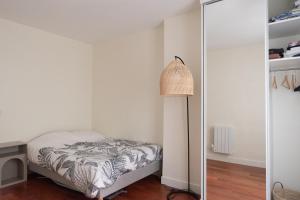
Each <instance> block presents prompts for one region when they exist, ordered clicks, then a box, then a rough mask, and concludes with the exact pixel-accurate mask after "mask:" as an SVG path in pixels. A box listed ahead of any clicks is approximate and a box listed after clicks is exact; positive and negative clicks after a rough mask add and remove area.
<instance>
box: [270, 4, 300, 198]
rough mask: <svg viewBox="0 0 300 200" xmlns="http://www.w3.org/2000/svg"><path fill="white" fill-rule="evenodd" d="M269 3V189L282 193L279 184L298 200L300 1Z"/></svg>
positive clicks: (299, 162) (299, 167)
mask: <svg viewBox="0 0 300 200" xmlns="http://www.w3.org/2000/svg"><path fill="white" fill-rule="evenodd" d="M268 3H269V7H268V15H269V22H268V34H267V38H268V41H267V42H268V46H269V49H271V50H270V53H271V54H270V59H268V67H269V71H270V74H269V75H270V76H269V77H270V98H269V109H270V110H269V114H270V115H269V122H270V124H269V128H270V129H269V135H270V138H269V139H270V140H269V142H270V145H269V151H270V172H269V173H270V174H269V175H270V187H271V188H269V189H270V190H271V192H273V187H274V183H276V182H277V184H276V185H277V186H275V189H277V190H281V184H282V185H283V187H284V188H285V189H286V190H287V192H292V193H294V195H295V197H294V198H293V199H300V156H299V153H300V92H299V85H300V9H299V8H300V7H299V5H300V1H295V0H284V1H282V0H269V2H268ZM297 6H298V8H297ZM274 16H277V17H274ZM272 17H273V18H272ZM298 46H299V47H298ZM274 50H275V54H274V52H272V51H274ZM276 51H277V57H276ZM282 51H283V53H281V52H282ZM278 52H279V54H280V55H279V56H278ZM272 53H273V54H272ZM274 55H275V57H272V56H274ZM272 58H273V59H272ZM276 187H277V188H276Z"/></svg>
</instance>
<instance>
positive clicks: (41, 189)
mask: <svg viewBox="0 0 300 200" xmlns="http://www.w3.org/2000/svg"><path fill="white" fill-rule="evenodd" d="M264 182H265V178H264V170H262V169H259V168H251V167H245V166H239V165H232V164H225V163H221V162H216V161H208V183H207V184H208V200H250V199H251V200H261V199H264V196H265V195H264V194H265V184H264ZM169 190H170V188H168V187H166V186H163V185H161V184H160V180H159V179H158V178H157V177H155V176H150V177H147V178H145V179H143V180H141V181H139V182H137V183H135V184H133V185H131V186H129V187H128V188H127V191H128V193H127V194H121V195H120V196H118V197H116V198H115V199H114V200H165V199H166V195H167V193H168V192H169ZM0 199H1V200H89V199H88V198H85V197H84V195H82V194H80V193H78V192H74V191H72V190H68V189H65V188H63V187H61V186H58V185H56V184H54V183H53V182H52V181H50V180H48V179H45V178H39V177H38V176H36V175H33V176H30V177H29V179H28V182H27V183H22V184H18V185H16V186H11V187H8V188H4V189H2V190H0ZM189 199H190V198H187V197H184V196H177V197H176V198H174V200H189Z"/></svg>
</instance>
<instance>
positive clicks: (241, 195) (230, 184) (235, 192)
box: [207, 160, 266, 200]
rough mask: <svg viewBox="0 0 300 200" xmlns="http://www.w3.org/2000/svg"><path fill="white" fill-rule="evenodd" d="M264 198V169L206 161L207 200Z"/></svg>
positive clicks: (260, 199)
mask: <svg viewBox="0 0 300 200" xmlns="http://www.w3.org/2000/svg"><path fill="white" fill-rule="evenodd" d="M265 197H266V171H265V169H262V168H256V167H249V166H244V165H237V164H230V163H225V162H220V161H213V160H207V199H208V200H265V199H266V198H265Z"/></svg>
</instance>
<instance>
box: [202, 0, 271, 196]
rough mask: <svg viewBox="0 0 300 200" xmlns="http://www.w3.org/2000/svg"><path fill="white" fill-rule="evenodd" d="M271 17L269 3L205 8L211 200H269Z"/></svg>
mask: <svg viewBox="0 0 300 200" xmlns="http://www.w3.org/2000/svg"><path fill="white" fill-rule="evenodd" d="M266 11H267V9H266V2H265V0H223V1H214V2H213V3H210V4H207V5H205V6H204V13H203V15H204V33H205V35H204V36H205V37H204V38H205V40H204V42H205V56H204V59H205V61H204V63H205V67H204V73H205V88H204V90H205V92H204V95H205V98H204V99H205V106H204V112H205V114H204V126H205V130H204V139H205V147H204V148H205V151H204V152H205V155H204V156H205V158H206V160H205V161H206V163H205V164H206V171H205V174H206V180H205V181H206V188H205V191H206V193H205V194H204V199H206V200H233V199H236V200H238V199H239V200H246V199H249V200H250V199H251V200H264V199H266V106H265V102H266V98H265V92H266V91H265V74H266V73H265V24H266V17H265V16H266ZM204 184H205V183H204Z"/></svg>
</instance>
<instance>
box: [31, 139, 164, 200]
mask: <svg viewBox="0 0 300 200" xmlns="http://www.w3.org/2000/svg"><path fill="white" fill-rule="evenodd" d="M29 148H30V145H29ZM35 149H36V151H37V148H35ZM31 151H32V150H31ZM29 152H30V149H29ZM36 154H37V158H36V159H30V158H29V160H30V161H31V162H35V164H38V165H40V166H42V167H44V168H47V169H49V170H51V171H52V172H54V173H57V174H59V175H60V176H63V177H64V178H66V179H67V180H69V181H71V182H72V183H73V184H74V185H75V186H76V188H77V189H78V190H79V191H81V192H83V193H84V194H85V195H86V196H87V197H90V198H94V197H97V195H98V192H99V191H100V190H101V189H103V188H107V187H109V186H111V185H112V184H114V182H115V181H116V180H117V179H118V177H119V176H121V175H122V174H125V173H127V172H130V171H132V170H135V169H138V168H141V167H143V166H145V165H147V164H150V163H152V162H153V161H157V160H160V159H161V147H160V146H158V145H155V144H148V143H140V142H134V141H129V140H118V139H111V138H103V139H101V140H99V141H94V142H93V141H85V140H84V139H82V141H77V142H74V143H66V144H61V145H52V146H49V145H47V144H45V145H44V146H43V147H39V148H38V152H36V153H35V155H36ZM35 157H36V156H35Z"/></svg>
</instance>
